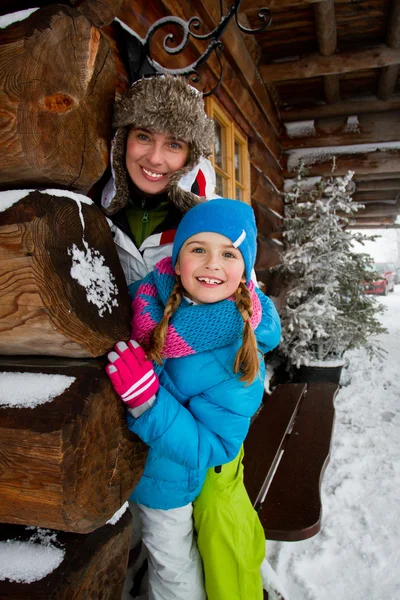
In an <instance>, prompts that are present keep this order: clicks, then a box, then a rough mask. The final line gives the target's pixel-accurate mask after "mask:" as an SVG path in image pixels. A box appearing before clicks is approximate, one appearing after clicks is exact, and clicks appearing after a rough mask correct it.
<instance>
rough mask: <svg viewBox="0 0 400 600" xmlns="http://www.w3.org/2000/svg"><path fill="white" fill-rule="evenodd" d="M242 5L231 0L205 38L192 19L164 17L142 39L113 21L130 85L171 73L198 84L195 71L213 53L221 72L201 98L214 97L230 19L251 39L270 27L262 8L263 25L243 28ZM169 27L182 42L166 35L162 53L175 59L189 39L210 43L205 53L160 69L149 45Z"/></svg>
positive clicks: (268, 16)
mask: <svg viewBox="0 0 400 600" xmlns="http://www.w3.org/2000/svg"><path fill="white" fill-rule="evenodd" d="M241 2H242V0H234V2H233V4H232V6H231V8H230V9H229V10H228V12H227V13H226V15H225V16H222V10H221V19H220V21H219V23H218V25H217V26H216V27H215V28H214V29H213V30H212V31H210V32H209V33H205V34H200V33H197V32H198V31H199V30H200V29H201V26H202V21H201V19H200V18H199V17H192V18H191V19H189V20H188V21H184V20H183V19H181V18H180V17H174V16H170V17H163V18H161V19H159V20H158V21H156V22H155V23H154V24H153V25H152V26H151V27H150V28H149V30H148V32H147V34H146V37H145V38H141V37H140V36H139V35H137V33H136V32H135V31H133V30H132V29H131V28H130V27H128V26H127V25H125V23H123V22H122V21H120V20H119V19H115V21H116V22H117V23H119V26H120V27H121V32H122V35H123V37H124V39H125V43H126V53H127V57H126V58H127V62H128V65H129V70H130V75H131V79H132V81H136V79H138V78H139V77H141V76H142V75H149V74H154V73H159V74H166V73H170V74H172V75H183V76H185V77H187V78H188V79H190V81H191V82H192V83H198V81H199V80H200V75H199V73H198V70H199V69H200V68H201V67H202V66H203V65H204V64H205V63H206V62H207V60H208V59H209V57H210V56H211V54H212V53H213V52H215V56H216V57H217V60H218V63H219V68H220V74H219V79H218V82H217V84H216V85H215V86H214V88H213V89H212V90H210V91H208V92H206V93H204V94H203V96H211V94H214V93H215V92H216V91H217V90H218V88H219V87H220V85H221V82H222V79H223V75H224V71H223V65H222V62H221V56H220V53H221V51H222V49H223V47H224V45H223V42H221V37H222V35H223V33H224V32H225V29H226V28H227V26H228V25H229V23H230V21H231V20H232V18H233V17H235V21H236V24H237V26H238V27H239V29H240V31H242V32H243V33H246V34H251V35H254V34H256V33H261V32H262V31H265V30H266V29H267V27H269V26H270V25H271V21H272V15H271V11H270V10H269V9H268V8H262V9H261V10H260V11H259V12H258V17H259V19H260V20H261V21H262V22H263V25H262V26H261V27H259V28H257V29H248V28H247V27H243V25H241V24H240V23H239V20H238V11H239V8H240V4H241ZM169 25H174V26H176V27H178V28H180V31H181V36H182V40H181V42H180V43H177V42H176V37H175V35H174V34H172V33H168V34H167V35H166V36H165V37H164V40H163V49H164V51H165V53H166V54H168V55H177V54H180V53H181V52H183V51H184V50H185V48H186V47H187V46H188V44H189V42H190V39H191V38H193V39H195V40H201V41H202V40H204V41H207V40H210V43H209V45H208V47H207V48H206V50H205V51H204V52H203V54H202V55H201V56H200V57H199V58H198V59H197V60H196V61H194V62H192V63H191V64H189V65H187V66H186V67H182V68H179V69H168V68H166V67H163V66H162V65H161V64H160V63H159V62H157V61H156V60H154V59H153V58H152V56H151V43H152V38H153V36H154V34H155V33H156V32H157V31H159V30H160V29H162V28H163V27H166V26H169Z"/></svg>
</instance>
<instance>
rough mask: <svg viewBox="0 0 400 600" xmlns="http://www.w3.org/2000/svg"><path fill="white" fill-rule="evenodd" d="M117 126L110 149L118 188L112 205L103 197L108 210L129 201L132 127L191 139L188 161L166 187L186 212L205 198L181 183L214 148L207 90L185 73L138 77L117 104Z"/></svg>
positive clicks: (188, 140) (110, 210)
mask: <svg viewBox="0 0 400 600" xmlns="http://www.w3.org/2000/svg"><path fill="white" fill-rule="evenodd" d="M114 127H115V128H116V133H115V137H114V140H113V144H112V153H111V166H112V172H113V177H114V184H113V187H114V194H113V197H112V200H111V201H110V202H108V203H107V206H105V203H104V202H103V207H104V210H105V212H106V213H107V214H108V215H112V214H114V213H115V212H117V211H118V210H120V209H121V208H123V207H124V206H125V205H126V203H127V202H128V198H129V186H128V180H129V175H128V173H127V170H126V166H125V152H126V138H127V136H128V133H129V130H130V129H131V128H132V127H138V128H140V127H142V128H143V129H149V130H151V131H155V132H157V133H166V134H169V135H173V136H176V137H177V138H180V139H182V140H184V141H185V142H187V143H188V145H189V157H188V162H187V164H186V165H185V166H184V167H183V168H181V169H179V170H178V171H176V172H175V173H174V174H173V175H172V177H171V178H170V181H169V183H168V186H167V191H168V195H169V198H170V200H171V201H172V202H173V203H174V204H175V206H176V207H177V208H178V209H179V210H181V212H186V211H187V210H188V209H189V208H191V207H192V206H194V205H195V204H197V203H198V202H199V201H200V198H199V197H198V196H196V195H195V194H193V193H191V192H190V191H187V190H184V189H182V188H181V187H180V186H179V181H180V180H181V178H182V177H184V176H185V175H187V174H188V173H189V172H190V171H192V169H193V168H194V167H196V166H197V164H198V163H199V161H200V158H201V157H208V156H209V155H210V154H211V151H212V144H213V142H214V124H213V121H212V119H211V118H209V117H207V115H206V113H205V111H204V101H203V97H202V94H201V93H200V92H199V91H198V90H196V89H195V88H194V87H192V86H191V85H189V84H188V83H187V82H186V80H185V79H184V78H183V77H175V76H173V75H160V76H154V77H150V78H142V79H140V80H138V81H136V82H135V83H134V84H133V85H132V86H131V88H130V89H129V90H128V91H127V92H126V93H125V94H124V96H122V97H121V99H120V100H119V101H118V102H117V103H116V105H115V109H114Z"/></svg>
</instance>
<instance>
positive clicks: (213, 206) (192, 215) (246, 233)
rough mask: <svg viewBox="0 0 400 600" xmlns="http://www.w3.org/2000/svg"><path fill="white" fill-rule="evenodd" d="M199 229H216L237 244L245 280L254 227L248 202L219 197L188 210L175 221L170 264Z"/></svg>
mask: <svg viewBox="0 0 400 600" xmlns="http://www.w3.org/2000/svg"><path fill="white" fill-rule="evenodd" d="M202 231H211V232H213V233H220V234H221V235H224V236H225V237H227V238H228V239H230V240H231V242H232V245H233V246H234V247H235V248H239V250H240V252H241V254H242V256H243V260H244V264H245V272H246V282H247V283H248V282H249V281H250V279H251V271H252V269H253V267H254V262H255V260H256V252H257V227H256V220H255V216H254V211H253V209H252V208H251V206H249V205H248V204H245V203H244V202H240V201H239V200H230V199H229V198H219V199H218V200H209V201H208V202H203V203H202V204H199V205H197V206H195V207H194V208H192V209H191V210H189V212H187V213H186V214H185V216H184V217H183V219H182V221H181V222H180V223H179V225H178V229H177V231H176V234H175V239H174V246H173V250H172V264H173V265H174V266H175V263H176V260H177V258H178V254H179V250H180V249H181V248H182V246H183V244H184V243H185V242H186V240H187V239H188V238H190V237H192V235H196V234H197V233H201V232H202Z"/></svg>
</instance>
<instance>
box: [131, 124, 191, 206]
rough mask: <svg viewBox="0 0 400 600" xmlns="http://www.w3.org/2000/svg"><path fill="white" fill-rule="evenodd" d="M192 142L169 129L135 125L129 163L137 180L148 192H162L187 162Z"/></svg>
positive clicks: (133, 179) (144, 190) (142, 188)
mask: <svg viewBox="0 0 400 600" xmlns="http://www.w3.org/2000/svg"><path fill="white" fill-rule="evenodd" d="M188 155H189V145H188V144H187V143H186V142H184V141H183V140H177V139H175V138H173V137H171V136H169V135H167V134H165V133H154V132H153V131H149V130H147V129H131V130H130V132H129V134H128V139H127V142H126V155H125V164H126V168H127V171H128V173H129V176H130V178H131V179H132V181H133V183H134V184H135V185H136V186H137V187H138V188H139V189H140V190H141V191H142V192H145V193H146V194H159V193H160V192H162V191H164V190H165V188H166V187H167V185H168V183H169V180H170V177H171V175H172V174H173V173H175V171H177V170H178V169H181V168H182V167H184V166H185V164H186V161H187V158H188Z"/></svg>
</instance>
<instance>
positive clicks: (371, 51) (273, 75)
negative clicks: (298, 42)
mask: <svg viewBox="0 0 400 600" xmlns="http://www.w3.org/2000/svg"><path fill="white" fill-rule="evenodd" d="M399 63H400V49H394V48H388V46H386V45H385V44H381V45H379V46H375V47H374V48H368V49H363V50H354V51H352V52H341V53H339V54H335V55H333V56H321V55H320V54H310V55H309V56H307V57H305V58H300V59H299V60H296V61H290V62H280V63H273V64H268V65H267V64H264V65H260V72H261V76H262V78H263V80H264V81H265V83H271V82H277V81H291V80H293V79H308V78H310V77H321V76H322V75H335V74H340V73H351V72H352V71H362V70H363V69H374V68H379V67H387V66H388V65H394V64H399Z"/></svg>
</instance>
